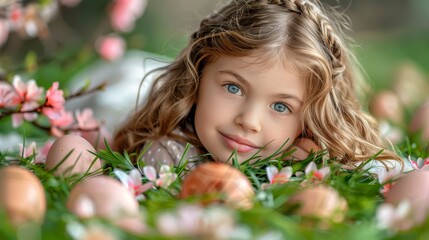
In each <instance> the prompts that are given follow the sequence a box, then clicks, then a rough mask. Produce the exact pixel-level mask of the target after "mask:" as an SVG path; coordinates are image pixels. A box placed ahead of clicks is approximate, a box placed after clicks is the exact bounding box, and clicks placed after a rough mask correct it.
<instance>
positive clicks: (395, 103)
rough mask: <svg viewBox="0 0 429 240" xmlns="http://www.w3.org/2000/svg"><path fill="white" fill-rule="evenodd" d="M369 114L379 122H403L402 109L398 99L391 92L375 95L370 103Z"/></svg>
mask: <svg viewBox="0 0 429 240" xmlns="http://www.w3.org/2000/svg"><path fill="white" fill-rule="evenodd" d="M370 112H371V114H372V115H374V117H376V118H377V119H379V120H386V121H389V122H392V123H396V124H400V123H401V122H402V121H403V120H402V119H403V115H404V113H403V107H402V104H401V102H400V101H399V98H398V97H397V96H396V94H395V93H394V92H392V91H389V90H385V91H381V92H379V93H377V94H376V95H375V96H374V97H373V98H372V99H371V102H370Z"/></svg>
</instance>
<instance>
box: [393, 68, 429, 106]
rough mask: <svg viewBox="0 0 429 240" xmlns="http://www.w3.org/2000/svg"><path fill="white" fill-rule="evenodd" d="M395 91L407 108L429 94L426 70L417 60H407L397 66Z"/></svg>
mask: <svg viewBox="0 0 429 240" xmlns="http://www.w3.org/2000/svg"><path fill="white" fill-rule="evenodd" d="M393 91H394V92H395V93H396V95H397V96H398V98H399V100H400V101H401V103H402V104H403V105H404V106H406V107H407V108H414V107H416V106H417V105H418V104H419V103H421V102H422V101H424V99H425V98H427V96H428V92H429V84H428V83H427V79H426V77H425V74H424V71H423V70H422V69H421V68H419V66H417V64H416V63H415V62H411V61H407V62H404V63H402V64H401V65H399V66H398V67H397V68H396V71H395V73H394V79H393Z"/></svg>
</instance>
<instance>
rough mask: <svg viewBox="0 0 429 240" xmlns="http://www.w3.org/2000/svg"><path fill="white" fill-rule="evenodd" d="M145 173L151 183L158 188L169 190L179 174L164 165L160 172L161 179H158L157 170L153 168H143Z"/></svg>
mask: <svg viewBox="0 0 429 240" xmlns="http://www.w3.org/2000/svg"><path fill="white" fill-rule="evenodd" d="M143 173H144V175H145V176H146V177H147V179H148V180H149V181H152V182H154V183H155V185H156V186H158V187H164V188H167V187H168V186H170V185H171V184H172V183H173V182H174V181H176V179H177V174H176V173H173V172H171V170H170V166H168V165H162V166H161V168H160V170H159V178H157V177H156V170H155V168H154V167H153V166H145V167H143Z"/></svg>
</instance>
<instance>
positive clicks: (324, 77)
mask: <svg viewBox="0 0 429 240" xmlns="http://www.w3.org/2000/svg"><path fill="white" fill-rule="evenodd" d="M328 10H329V11H328ZM328 13H329V15H328ZM344 29H348V21H347V18H345V17H344V16H343V15H341V14H339V13H338V12H336V11H335V10H334V9H333V8H330V9H325V8H324V7H323V6H322V5H321V4H320V3H319V2H317V1H294V0H271V1H270V0H232V1H231V2H229V3H228V4H227V5H225V6H224V7H222V8H220V9H219V10H218V11H217V12H215V13H214V14H212V15H210V16H208V17H206V18H205V19H203V20H202V21H201V24H200V27H199V29H198V30H197V31H196V32H194V33H193V34H192V36H191V39H190V42H189V44H188V45H187V46H186V47H185V48H184V49H183V50H182V52H181V54H180V55H179V56H178V57H177V58H176V59H175V60H174V61H173V62H172V63H171V64H169V65H167V66H166V67H163V68H161V69H158V70H159V71H160V75H159V76H158V77H157V78H156V79H155V82H154V84H153V87H152V89H151V91H150V93H149V96H148V98H147V100H146V101H145V103H144V104H143V105H142V106H141V107H140V108H139V109H138V110H137V111H136V112H134V114H133V115H132V116H131V117H130V119H129V120H128V121H127V122H126V123H125V124H124V125H123V126H122V127H121V128H120V129H119V130H118V131H117V134H116V136H115V140H114V144H113V145H114V148H115V149H118V150H123V149H125V150H126V151H128V152H138V151H141V149H142V148H143V146H144V144H145V143H146V142H148V141H151V140H155V139H157V138H160V137H162V136H168V137H170V138H173V139H176V140H179V141H182V142H189V143H190V144H192V145H194V146H196V147H197V149H199V150H200V152H201V153H206V150H205V149H204V146H202V145H201V143H200V141H199V140H198V137H197V136H196V134H195V131H194V128H193V126H194V110H195V104H196V99H197V93H198V86H199V83H200V77H201V74H202V71H203V69H204V67H205V66H206V65H207V64H209V63H210V62H211V61H213V60H214V59H216V58H217V57H218V56H225V55H227V56H237V57H241V56H247V55H249V54H250V53H251V52H255V51H258V52H261V53H266V54H268V55H269V54H279V53H284V54H286V56H287V57H286V60H287V61H292V63H293V65H294V67H296V69H297V70H299V71H300V73H302V74H303V75H304V77H305V81H306V82H305V84H306V88H307V92H306V94H305V99H304V101H303V102H304V105H303V108H302V116H303V119H304V121H303V129H304V131H303V132H302V134H301V135H302V137H308V138H311V139H312V140H313V141H315V142H316V143H317V144H319V145H320V146H322V147H324V148H326V149H327V150H328V154H329V157H331V158H337V159H338V160H339V161H340V162H341V163H344V164H348V163H354V162H356V161H365V160H368V159H370V158H371V157H373V156H374V155H375V154H377V153H379V154H378V155H377V157H376V159H378V160H385V159H395V160H399V161H400V158H399V157H398V156H397V155H395V154H394V153H393V152H391V151H388V150H384V151H383V148H382V146H383V144H384V143H383V141H382V140H381V138H380V136H379V132H378V129H377V123H376V122H375V120H374V119H373V118H372V117H370V116H369V115H367V114H366V113H365V112H364V111H362V109H361V105H360V103H359V100H358V97H357V90H358V83H359V82H362V81H360V76H361V74H359V73H360V68H359V67H358V65H357V64H356V63H357V61H355V57H354V55H353V54H352V52H351V51H350V48H349V46H348V42H346V40H347V38H345V37H344V34H343V30H344ZM176 128H179V129H180V130H181V131H182V132H184V133H185V135H184V136H180V135H178V134H175V132H173V130H175V129H176ZM380 152H381V153H380Z"/></svg>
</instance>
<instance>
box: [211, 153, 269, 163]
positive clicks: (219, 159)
mask: <svg viewBox="0 0 429 240" xmlns="http://www.w3.org/2000/svg"><path fill="white" fill-rule="evenodd" d="M253 155H254V154H246V155H239V154H237V158H238V159H237V160H238V163H240V164H241V163H243V162H245V161H247V160H248V159H249V158H251V157H252V156H253ZM234 157H235V156H234V155H233V156H231V154H228V155H225V156H223V157H213V159H214V160H215V161H216V162H223V163H228V164H230V165H232V164H233V159H234ZM261 158H262V157H260V156H258V157H254V159H252V160H251V161H250V162H249V163H254V162H255V161H257V160H258V159H261Z"/></svg>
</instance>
